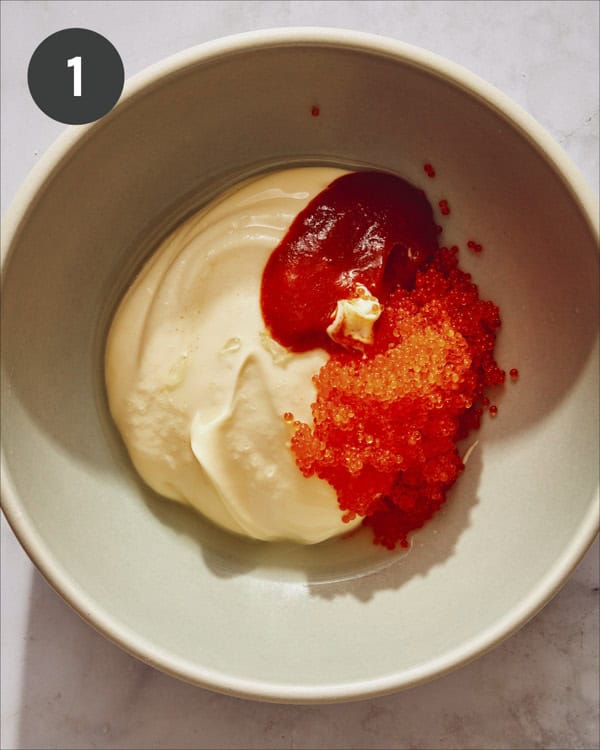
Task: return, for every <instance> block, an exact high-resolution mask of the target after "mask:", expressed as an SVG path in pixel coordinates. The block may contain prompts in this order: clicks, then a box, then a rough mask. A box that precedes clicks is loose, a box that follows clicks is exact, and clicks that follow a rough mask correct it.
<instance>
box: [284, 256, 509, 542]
mask: <svg viewBox="0 0 600 750" xmlns="http://www.w3.org/2000/svg"><path fill="white" fill-rule="evenodd" d="M499 325H500V318H499V312H498V308H497V307H496V306H495V305H494V304H493V303H492V302H488V301H484V300H481V299H480V298H479V295H478V290H477V287H476V286H475V284H473V283H472V281H471V277H470V275H469V274H466V273H464V272H463V271H461V270H460V269H459V268H458V262H457V248H450V249H448V248H442V249H441V250H440V252H439V253H438V254H437V255H436V257H435V259H434V260H433V262H432V264H431V265H430V266H429V267H428V268H427V269H426V270H425V271H422V272H419V273H418V274H417V278H416V283H415V287H414V289H412V290H410V291H407V290H405V289H397V290H396V291H394V292H393V293H392V294H391V296H390V297H389V299H388V300H387V303H386V305H385V307H384V310H383V313H382V315H381V318H380V319H379V321H378V323H377V326H376V332H375V340H374V344H373V346H372V347H371V348H370V349H369V351H368V352H366V353H365V354H364V355H363V356H356V355H355V354H351V353H348V352H344V351H340V352H339V353H337V352H336V353H333V354H332V355H331V356H330V358H329V360H328V361H327V362H326V364H325V365H324V366H323V367H322V368H321V370H320V371H319V373H318V374H317V375H315V377H314V378H313V381H314V384H315V387H316V391H317V397H316V400H315V402H314V403H313V404H312V416H313V424H312V425H309V424H306V423H303V422H300V421H295V422H294V424H293V430H294V431H293V434H292V439H291V446H292V450H293V452H294V454H295V458H296V463H297V465H298V467H299V468H300V470H301V471H302V473H303V474H304V475H305V476H307V477H308V476H312V475H317V476H319V477H321V478H322V479H324V480H326V481H327V482H329V483H330V484H331V485H332V486H333V487H334V489H335V490H336V493H337V496H338V502H339V505H340V508H341V510H342V511H343V514H344V516H343V517H344V520H346V521H350V520H352V519H354V518H355V517H356V516H357V515H359V516H363V523H364V525H366V526H369V527H370V528H371V529H372V531H373V535H374V541H375V542H376V543H378V544H382V545H384V546H385V547H387V548H389V549H393V548H394V547H395V546H396V545H400V546H404V547H405V546H408V541H407V535H408V534H409V532H411V531H413V530H414V529H417V528H420V527H421V526H422V525H423V524H424V523H425V522H426V521H427V520H428V519H429V518H430V517H431V516H432V515H433V514H434V513H435V512H436V511H437V510H438V509H439V508H440V507H441V506H442V504H443V503H444V502H445V499H446V493H447V491H448V490H449V489H450V487H451V486H452V485H453V484H454V482H455V481H456V479H457V478H458V476H459V474H460V472H461V471H462V470H463V468H464V465H463V462H462V460H461V457H460V455H459V453H458V450H457V447H456V442H457V441H458V440H460V439H462V438H464V437H465V436H466V435H467V434H468V433H469V431H470V430H472V429H476V428H477V427H479V423H480V420H481V416H482V414H483V406H482V401H483V399H484V398H485V396H484V389H485V388H487V387H488V386H494V385H499V384H501V383H503V382H504V378H505V374H504V372H503V371H502V370H501V369H500V368H499V367H498V365H497V364H496V362H495V360H494V353H493V350H494V342H495V338H496V331H497V329H498V327H499Z"/></svg>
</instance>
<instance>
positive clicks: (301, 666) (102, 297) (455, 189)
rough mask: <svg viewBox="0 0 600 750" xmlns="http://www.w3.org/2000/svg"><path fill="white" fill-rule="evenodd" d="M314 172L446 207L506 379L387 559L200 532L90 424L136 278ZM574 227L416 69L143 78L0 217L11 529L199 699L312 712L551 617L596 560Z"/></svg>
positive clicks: (424, 675) (509, 125)
mask: <svg viewBox="0 0 600 750" xmlns="http://www.w3.org/2000/svg"><path fill="white" fill-rule="evenodd" d="M313 105H317V106H319V108H320V116H319V117H312V116H311V107H312V106H313ZM426 161H429V162H431V163H433V164H434V165H435V168H436V170H437V177H436V178H435V180H428V178H427V177H426V176H425V174H424V172H423V163H424V162H426ZM315 162H316V163H330V164H331V163H333V164H339V165H346V166H348V165H355V164H365V165H369V166H372V167H379V168H383V169H386V170H393V171H396V172H398V173H399V174H400V175H402V176H404V177H406V178H407V179H409V180H411V181H412V182H414V183H416V184H419V185H421V186H423V187H424V188H425V189H426V190H427V191H428V194H429V196H430V198H431V200H432V202H434V203H437V201H438V200H439V199H440V198H447V199H448V200H449V201H450V204H451V208H452V213H451V216H450V217H449V221H448V222H447V223H446V229H445V234H444V238H445V240H446V241H447V242H457V243H459V244H461V245H462V246H463V247H464V246H465V243H466V240H467V239H469V238H471V237H474V238H476V239H477V240H479V241H481V242H483V244H484V246H485V251H484V253H482V254H481V255H480V256H475V255H473V254H471V253H468V252H466V251H463V253H462V264H463V266H464V267H466V268H467V269H468V270H470V271H472V272H473V274H474V276H475V280H476V281H477V282H478V284H479V286H480V289H481V293H482V295H483V296H484V297H491V298H493V299H494V300H495V301H496V302H498V303H499V305H500V307H501V310H502V316H503V328H502V331H501V335H500V339H499V345H498V358H499V360H500V363H501V365H503V366H504V367H506V368H510V367H514V366H516V367H518V368H519V370H520V373H521V376H520V379H519V382H518V383H517V384H511V383H508V384H507V385H506V387H505V388H504V391H503V393H502V394H501V395H499V396H498V399H497V402H498V403H499V406H500V412H499V415H498V417H497V419H496V420H495V421H491V420H487V421H486V423H485V425H484V427H483V429H482V430H481V433H480V434H479V436H478V437H479V439H480V444H479V446H478V448H477V450H476V451H475V452H474V454H473V456H472V458H471V460H470V462H469V465H468V467H467V471H466V472H465V474H464V475H463V477H462V478H461V479H460V481H459V482H458V483H457V485H456V487H455V488H454V490H453V492H452V493H451V498H450V500H449V502H448V504H447V507H446V508H445V509H444V511H443V512H441V513H440V514H439V515H438V517H436V518H435V519H434V520H433V521H432V522H431V523H430V524H429V525H428V526H427V527H426V528H424V529H423V530H422V531H421V532H419V533H418V534H417V535H416V536H415V537H414V540H413V548H412V550H411V551H410V553H409V554H408V555H405V556H403V555H400V554H390V553H388V552H386V551H384V550H381V549H378V548H376V547H374V546H373V545H372V544H371V543H370V541H369V537H368V535H358V537H356V538H353V539H351V540H349V541H345V542H342V541H339V540H337V541H332V542H328V543H326V544H324V545H320V546H318V547H312V548H296V547H293V546H286V545H266V544H258V543H251V542H245V541H243V540H241V539H237V538H234V537H233V536H231V535H228V534H226V533H224V532H221V531H219V530H217V529H215V528H214V527H212V526H211V525H210V524H209V523H207V522H205V521H203V519H201V518H200V517H198V516H197V515H195V514H194V513H193V512H191V511H187V510H185V509H183V508H180V507H177V506H175V505H173V504H170V503H168V502H166V501H163V500H160V499H159V498H157V497H156V496H154V495H152V493H151V492H150V491H149V490H148V489H147V488H145V487H144V486H143V485H142V484H141V482H139V481H138V480H137V478H136V476H135V475H134V473H133V471H132V469H131V468H130V466H129V462H128V461H127V458H126V456H125V455H124V451H123V448H122V446H121V444H120V442H119V440H118V437H117V435H116V434H115V431H114V429H113V428H112V425H111V423H110V420H109V418H108V416H107V410H106V400H105V394H104V390H103V385H102V352H103V345H104V336H105V334H106V330H107V325H108V322H109V320H110V314H111V312H112V310H113V309H114V305H115V303H116V301H117V299H118V298H119V296H120V294H121V293H122V292H123V290H124V288H125V286H126V285H127V282H128V281H129V280H130V279H131V276H132V273H133V271H134V270H135V268H136V267H137V266H138V265H139V263H140V260H141V259H142V257H144V256H145V255H147V253H148V252H149V251H150V249H151V248H152V247H153V246H154V245H155V244H156V241H157V239H158V238H159V237H160V236H162V235H163V234H164V232H165V231H166V230H167V229H168V228H169V227H171V226H172V225H173V224H174V223H175V222H176V221H177V220H178V219H180V218H181V216H183V215H184V214H185V213H186V212H187V211H189V210H190V209H191V208H192V207H194V206H197V205H199V204H201V203H202V202H204V201H205V200H206V199H207V198H209V197H211V196H212V195H214V194H215V193H217V192H218V191H219V190H220V189H221V188H222V187H223V186H224V185H228V184H230V183H232V182H234V181H236V180H238V179H239V178H241V177H242V176H246V175H248V174H250V173H253V172H258V171H262V170H265V169H268V168H273V167H275V166H278V165H287V164H292V163H315ZM596 216H597V214H596V203H595V199H594V197H593V196H592V195H591V192H590V190H589V188H588V187H587V186H586V185H585V183H584V182H583V180H582V179H581V177H580V176H579V174H578V173H577V171H576V170H575V169H574V167H573V166H572V165H571V163H570V162H569V160H568V159H567V157H566V156H565V155H564V153H563V152H562V150H561V149H560V148H559V147H558V146H557V145H556V144H555V143H554V142H553V141H552V140H551V139H550V137H549V136H548V135H547V134H546V133H545V131H544V130H543V129H542V128H541V127H540V126H539V125H537V124H536V123H535V122H534V121H533V119H532V118H531V117H529V116H528V115H527V114H526V113H524V112H523V111H522V110H520V109H519V108H518V107H516V106H515V105H514V104H513V103H512V102H510V101H509V100H508V99H507V98H506V97H505V96H503V95H502V94H500V93H499V92H498V91H496V90H495V89H493V88H492V87H490V86H489V85H487V84H486V83H484V82H483V81H481V80H480V79H478V78H477V77H475V76H474V75H472V74H470V73H468V72H467V71H465V70H463V69H462V68H459V67H458V66H456V65H454V64H452V63H450V62H448V61H446V60H443V59H441V58H439V57H436V56H434V55H432V54H430V53H428V52H425V51H422V50H419V49H416V48H414V47H409V46H407V45H404V44H400V43H398V42H394V41H390V40H386V39H383V38H380V37H376V36H369V35H364V34H359V33H355V32H346V31H334V30H330V29H329V30H318V29H300V30H277V31H266V32H258V33H251V34H245V35H241V36H237V37H232V38H229V39H224V40H219V41H216V42H212V43H210V44H205V45H202V46H200V47H197V48H195V49H192V50H189V51H186V52H183V53H181V54H179V55H176V56H175V57H172V58H170V59H168V60H166V61H164V62H161V63H159V64H158V65H155V66H154V67H152V68H150V69H149V70H147V71H145V72H143V73H141V74H140V75H138V76H136V77H135V78H134V79H133V80H132V81H131V82H129V84H128V85H127V87H126V90H125V93H124V95H123V98H122V101H121V102H120V104H119V105H118V106H117V107H116V109H115V110H114V111H113V112H112V113H111V114H110V115H108V116H106V117H105V118H103V119H102V120H101V121H99V122H98V123H95V124H93V125H91V126H86V127H77V128H70V129H69V130H67V131H66V132H65V134H64V135H63V136H62V137H61V138H59V140H58V141H57V143H56V144H55V145H54V146H53V147H52V149H51V150H50V151H49V152H48V154H47V155H46V156H45V157H44V159H43V160H42V161H41V162H40V163H39V165H38V166H37V167H36V168H35V170H34V171H33V173H32V174H31V176H30V177H29V179H28V181H27V182H26V184H25V185H24V186H23V188H22V190H21V191H20V193H19V195H18V196H17V198H16V200H15V202H14V205H13V206H12V208H11V210H10V211H9V214H8V216H7V217H6V221H5V227H4V229H5V238H4V240H5V245H4V252H5V255H4V277H3V322H4V333H3V347H4V354H3V362H4V368H5V374H4V378H3V388H4V391H3V400H2V403H3V420H2V427H3V431H4V434H3V450H4V453H3V462H4V463H3V485H4V489H3V503H4V505H3V507H4V510H5V513H6V516H7V518H8V520H9V522H10V524H11V525H12V527H13V529H14V531H15V533H16V534H17V536H18V537H19V539H20V541H21V542H22V544H23V546H24V547H25V549H26V550H27V552H28V553H29V555H30V556H31V558H32V559H33V560H34V562H35V563H36V565H37V566H38V567H39V568H40V570H41V571H42V573H43V574H44V575H45V576H46V577H47V578H48V580H49V581H50V582H51V583H52V585H53V586H54V587H55V588H56V589H57V590H58V591H59V592H60V593H61V594H62V596H63V597H64V598H65V599H66V600H67V601H68V602H69V603H70V604H71V605H72V606H73V607H74V608H75V609H76V610H77V611H78V612H79V613H80V614H81V615H83V617H85V618H86V619H87V620H88V621H89V622H90V623H91V624H92V625H94V626H95V627H96V628H98V629H99V630H100V631H101V632H103V633H104V634H105V635H106V636H107V637H109V638H111V639H112V640H114V641H115V642H116V643H118V644H120V645H121V646H123V647H124V648H125V649H127V650H128V651H130V652H131V653H133V654H135V655H137V656H139V657H140V658H141V659H143V660H145V661H147V662H148V663H150V664H153V665H155V666H157V667H158V668H160V669H162V670H164V671H166V672H169V673H170V674H173V675H176V676H177V677H180V678H183V679H185V680H188V681H190V682H193V683H196V684H198V685H203V686H206V687H209V688H212V689H216V690H220V691H223V692H227V693H233V694H236V695H240V696H247V697H253V698H261V699H267V700H279V701H293V702H311V701H312V702H318V701H335V700H345V699H351V698H359V697H365V696H370V695H377V694H381V693H385V692H389V691H392V690H395V689H398V688H401V687H405V686H408V685H414V684H416V683H418V682H421V681H423V680H426V679H429V678H431V677H433V676H435V675H439V674H442V673H444V672H446V671H448V670H450V669H452V668H453V667H456V666H457V665H459V664H462V663H464V662H466V661H468V660H469V659H472V658H473V657H475V656H477V655H478V654H480V653H482V652H483V651H485V650H486V649H488V648H490V647H491V646H493V645H494V644H496V643H498V641H499V640H501V639H502V638H504V637H505V636H507V635H508V634H510V633H511V632H513V631H514V630H515V629H516V628H518V627H519V626H520V625H522V624H523V623H524V622H525V621H526V620H527V619H528V618H529V617H531V616H532V615H533V614H534V613H535V612H536V611H537V610H538V609H539V608H540V607H541V606H542V605H543V604H544V603H545V602H546V601H547V600H548V599H549V598H550V597H551V596H552V595H553V594H554V593H555V592H556V591H557V589H558V588H559V587H560V585H561V584H562V583H563V582H564V581H565V579H566V577H567V576H568V574H569V573H570V571H571V570H572V569H573V567H574V566H575V564H576V563H577V561H578V560H579V559H580V558H581V556H582V555H583V553H584V552H585V550H586V548H587V547H588V545H589V544H590V542H591V541H592V539H593V538H594V535H595V534H596V530H597V524H598V505H597V486H598V478H597V393H596V386H597V361H598V358H597V339H598V335H597V327H596V321H597V307H598V299H597V286H596V279H597V268H598V265H597V253H596V243H597V231H598V230H597V226H595V225H594V222H595V220H596Z"/></svg>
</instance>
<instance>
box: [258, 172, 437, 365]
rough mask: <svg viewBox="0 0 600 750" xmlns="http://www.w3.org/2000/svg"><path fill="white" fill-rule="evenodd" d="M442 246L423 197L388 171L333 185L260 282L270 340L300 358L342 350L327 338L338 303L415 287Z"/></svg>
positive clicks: (298, 223) (295, 226)
mask: <svg viewBox="0 0 600 750" xmlns="http://www.w3.org/2000/svg"><path fill="white" fill-rule="evenodd" d="M437 248H438V244H437V231H436V226H435V222H434V220H433V212H432V209H431V206H430V204H429V202H428V201H427V198H426V197H425V194H424V192H423V191H422V190H418V189H417V188H415V187H414V186H412V185H410V184H409V183H408V182H406V181H405V180H402V179H401V178H400V177H396V176H395V175H392V174H388V173H385V172H352V173H350V174H346V175H343V176H342V177H339V178H338V179H337V180H334V181H333V182H332V183H331V184H330V185H329V186H328V187H327V188H325V190H323V191H322V192H321V193H319V195H317V196H316V197H315V198H314V199H313V200H312V201H311V202H310V203H309V204H308V205H307V206H306V208H305V209H304V210H303V211H301V212H300V213H299V214H298V216H297V217H296V219H295V220H294V222H293V223H292V225H291V226H290V228H289V230H288V232H287V233H286V235H285V237H284V238H283V240H282V241H281V242H280V244H279V245H278V246H277V247H276V248H275V250H274V251H273V253H272V254H271V257H270V258H269V261H268V262H267V265H266V267H265V270H264V272H263V277H262V286H261V299H260V302H261V310H262V315H263V319H264V321H265V324H266V326H267V328H268V330H269V333H270V334H271V336H272V337H273V338H274V339H275V340H276V341H278V342H279V343H280V344H282V345H283V346H285V347H288V348H289V349H291V350H292V351H295V352H303V351H307V350H309V349H314V348H317V347H321V348H323V349H326V350H327V351H330V352H331V351H335V350H337V349H339V345H338V344H335V343H334V342H333V341H332V340H331V339H330V338H329V336H328V335H327V332H326V329H327V326H328V325H329V324H330V323H331V321H332V318H333V315H334V313H335V308H336V304H337V301H338V300H340V299H344V298H348V297H350V296H352V293H353V290H354V288H355V286H356V284H363V285H364V286H366V287H367V288H368V289H369V291H370V292H371V294H373V295H375V296H376V297H377V298H378V299H379V301H380V302H382V303H385V301H386V300H387V298H388V297H389V295H390V294H391V292H392V291H394V289H396V288H398V287H403V288H405V289H412V288H413V286H414V282H415V276H416V273H417V271H419V270H421V269H423V268H424V267H425V266H426V265H427V264H428V262H429V261H430V260H431V259H432V257H433V256H434V254H435V252H436V250H437Z"/></svg>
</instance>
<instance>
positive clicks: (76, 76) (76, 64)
mask: <svg viewBox="0 0 600 750" xmlns="http://www.w3.org/2000/svg"><path fill="white" fill-rule="evenodd" d="M67 68H73V96H81V56H80V55H78V56H77V57H71V58H70V59H69V60H67Z"/></svg>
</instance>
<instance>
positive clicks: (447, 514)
mask: <svg viewBox="0 0 600 750" xmlns="http://www.w3.org/2000/svg"><path fill="white" fill-rule="evenodd" d="M482 466H483V461H482V455H481V450H479V449H475V450H474V451H473V452H472V454H471V456H470V457H469V461H468V465H467V467H466V468H465V471H464V472H463V474H462V476H461V477H460V478H459V480H458V481H457V483H456V485H455V486H454V487H453V488H452V490H451V491H450V492H449V495H448V499H447V501H446V503H445V505H444V506H443V507H442V509H441V510H440V511H439V512H438V513H437V514H436V515H435V516H434V517H433V518H432V519H431V520H430V521H429V522H428V523H427V524H426V525H425V526H424V527H423V528H422V529H420V530H418V531H416V532H414V533H413V534H412V535H411V537H410V547H409V548H408V549H401V548H397V549H395V550H393V551H390V550H387V549H385V548H383V547H381V546H379V545H375V544H374V543H373V541H372V536H371V532H370V530H368V529H366V528H364V527H359V528H358V529H357V530H356V531H353V532H351V533H350V534H348V535H346V536H344V537H338V538H334V539H330V540H327V541H325V542H321V543H320V544H316V545H299V544H293V543H283V542H260V541H257V540H252V539H246V538H242V537H240V536H238V535H236V534H232V533H230V532H228V531H225V530H223V529H220V528H219V527H217V526H216V525H214V524H213V523H211V522H210V521H209V520H207V519H205V518H204V517H202V516H201V515H200V514H199V513H197V512H196V511H195V510H193V509H192V508H187V507H184V506H181V505H179V504H177V503H173V502H170V501H168V500H165V499H164V498H162V497H160V496H159V495H157V494H156V493H154V492H153V491H152V490H149V488H148V487H146V486H145V485H144V484H143V483H142V481H141V480H136V481H137V482H138V485H139V490H140V494H141V496H142V497H143V499H144V502H145V504H146V506H147V507H148V509H149V511H150V512H151V513H152V515H153V516H154V517H155V518H156V519H157V520H158V521H159V522H160V523H161V524H166V525H168V526H169V527H170V528H171V529H172V530H173V532H174V533H175V534H176V535H177V536H179V537H182V538H183V539H184V540H185V541H186V543H188V544H193V545H194V546H195V547H196V549H197V551H198V553H199V555H201V558H202V564H204V565H205V566H206V568H207V569H208V570H210V572H211V573H212V574H213V575H215V576H217V577H218V578H225V579H228V578H235V577H239V576H252V577H253V578H257V579H260V580H263V581H269V582H271V583H274V584H280V585H287V584H290V583H291V584H295V585H303V586H305V587H306V588H307V589H308V591H309V593H310V595H311V596H314V597H319V598H323V599H333V598H335V597H339V596H354V597H355V598H357V599H359V600H361V601H364V602H366V601H369V600H370V599H372V598H373V597H374V596H375V595H376V593H377V592H378V591H382V590H389V589H392V590H393V589H399V588H401V587H402V586H403V585H404V584H405V583H406V582H407V581H409V580H411V579H412V578H415V577H417V576H421V577H424V576H426V575H427V574H428V572H429V571H430V570H432V569H433V568H434V567H436V566H438V565H442V564H444V563H445V562H446V561H447V560H448V559H449V558H451V557H452V556H453V555H454V553H455V550H456V547H457V545H458V542H459V539H460V537H461V535H462V534H463V533H464V532H465V531H466V530H467V529H468V528H469V526H470V516H471V513H472V510H473V508H474V507H475V506H476V505H477V503H478V486H479V480H480V476H481V471H482Z"/></svg>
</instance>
